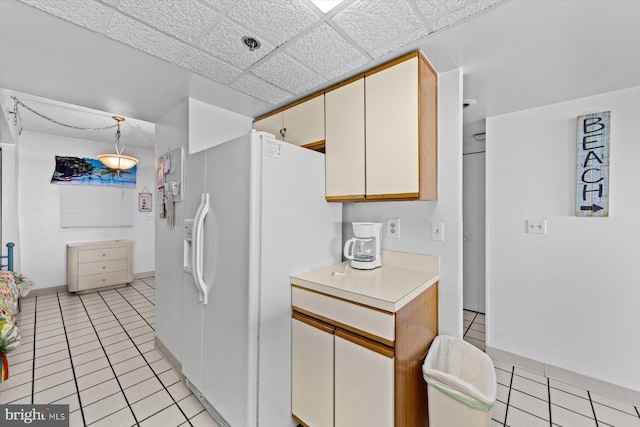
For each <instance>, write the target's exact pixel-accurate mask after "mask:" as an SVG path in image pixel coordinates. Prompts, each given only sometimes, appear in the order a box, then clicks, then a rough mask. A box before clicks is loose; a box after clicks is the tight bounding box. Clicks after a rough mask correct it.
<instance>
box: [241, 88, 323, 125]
mask: <svg viewBox="0 0 640 427" xmlns="http://www.w3.org/2000/svg"><path fill="white" fill-rule="evenodd" d="M322 95H324V89H323V90H321V91H318V92H316V93H313V94H311V95H309V96H306V97H304V98H302V99H299V100H297V101H295V102H293V103H291V104H287V105H285V106H284V107H280V108H278V109H277V110H273V111H271V112H269V113H266V114H263V115H261V116H258V117H256V118H255V119H253V121H254V122H257V121H258V120H262V119H266V118H267V117H269V116H273V115H274V114H278V113H282V112H283V111H284V110H288V109H289V108H293V107H295V106H296V105H298V104H302V103H303V102H307V101H309V100H311V99H313V98H317V97H319V96H322Z"/></svg>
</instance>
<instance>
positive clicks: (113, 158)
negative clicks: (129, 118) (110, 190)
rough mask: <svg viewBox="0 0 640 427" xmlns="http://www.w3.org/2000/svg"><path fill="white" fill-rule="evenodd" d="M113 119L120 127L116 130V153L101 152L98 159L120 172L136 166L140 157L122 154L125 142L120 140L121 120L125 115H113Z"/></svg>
mask: <svg viewBox="0 0 640 427" xmlns="http://www.w3.org/2000/svg"><path fill="white" fill-rule="evenodd" d="M113 120H115V121H116V122H117V128H118V129H117V130H116V154H100V155H99V156H98V160H100V161H101V162H102V164H103V165H105V166H106V167H108V168H109V169H111V170H114V171H116V172H118V173H120V171H123V170H127V169H131V168H132V167H134V166H135V165H136V164H137V163H138V159H136V158H135V157H131V156H125V155H124V154H122V152H123V151H124V143H123V142H122V141H121V140H120V122H124V117H121V116H113Z"/></svg>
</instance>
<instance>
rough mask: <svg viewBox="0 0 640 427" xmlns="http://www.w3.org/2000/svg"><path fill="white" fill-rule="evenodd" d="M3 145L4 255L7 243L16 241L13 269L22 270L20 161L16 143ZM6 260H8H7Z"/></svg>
mask: <svg viewBox="0 0 640 427" xmlns="http://www.w3.org/2000/svg"><path fill="white" fill-rule="evenodd" d="M0 146H1V147H2V243H1V244H2V248H0V251H2V255H6V254H7V247H6V244H7V243H8V242H13V243H15V245H16V246H15V247H14V248H13V257H14V258H13V269H14V270H15V271H21V270H20V247H21V245H20V232H19V227H18V186H17V185H16V183H17V181H18V162H17V153H16V145H15V144H0ZM5 261H6V260H5Z"/></svg>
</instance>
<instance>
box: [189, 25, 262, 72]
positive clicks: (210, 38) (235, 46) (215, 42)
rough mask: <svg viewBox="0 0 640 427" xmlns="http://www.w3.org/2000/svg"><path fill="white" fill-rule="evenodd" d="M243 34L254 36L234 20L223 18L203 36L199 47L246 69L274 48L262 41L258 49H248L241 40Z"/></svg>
mask: <svg viewBox="0 0 640 427" xmlns="http://www.w3.org/2000/svg"><path fill="white" fill-rule="evenodd" d="M243 36H251V37H256V35H255V34H252V32H251V31H249V30H247V29H245V28H243V27H241V26H240V25H238V24H236V23H235V22H233V21H230V20H229V19H223V20H222V21H221V22H220V23H218V24H217V25H216V26H215V27H214V28H213V29H212V30H211V31H210V32H209V34H207V35H206V36H205V37H204V39H203V40H202V42H201V43H200V48H201V49H202V50H204V51H206V52H208V53H210V54H211V55H213V56H216V57H218V58H220V59H222V60H224V61H225V62H227V63H229V64H231V65H234V66H236V67H238V68H240V69H241V70H246V69H247V68H248V67H249V66H250V65H252V64H254V63H255V62H257V61H258V60H260V59H261V58H263V57H264V56H265V55H267V54H269V53H270V52H271V51H272V50H273V49H274V46H273V45H271V44H269V43H267V42H265V41H262V42H261V45H260V48H259V49H255V50H254V51H250V50H249V49H248V48H247V46H245V45H244V44H243V43H242V41H241V40H242V37H243Z"/></svg>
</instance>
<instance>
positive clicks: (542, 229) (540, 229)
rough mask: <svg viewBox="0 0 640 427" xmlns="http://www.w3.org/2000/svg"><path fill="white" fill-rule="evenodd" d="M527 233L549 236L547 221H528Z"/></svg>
mask: <svg viewBox="0 0 640 427" xmlns="http://www.w3.org/2000/svg"><path fill="white" fill-rule="evenodd" d="M527 233H529V234H547V220H546V219H528V220H527Z"/></svg>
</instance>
